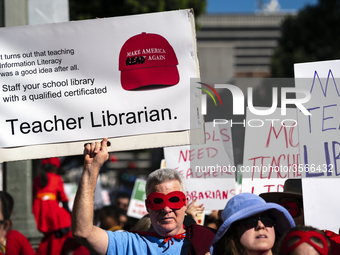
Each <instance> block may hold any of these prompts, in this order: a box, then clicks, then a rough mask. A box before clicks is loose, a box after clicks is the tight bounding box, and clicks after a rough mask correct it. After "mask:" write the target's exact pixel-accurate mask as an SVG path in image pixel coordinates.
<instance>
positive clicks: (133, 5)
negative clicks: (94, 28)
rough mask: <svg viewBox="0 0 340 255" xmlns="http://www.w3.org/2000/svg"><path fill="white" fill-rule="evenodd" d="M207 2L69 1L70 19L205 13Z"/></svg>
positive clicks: (200, 0) (193, 0)
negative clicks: (162, 13) (161, 12)
mask: <svg viewBox="0 0 340 255" xmlns="http://www.w3.org/2000/svg"><path fill="white" fill-rule="evenodd" d="M206 4H207V3H206V0H69V6H70V19H71V20H83V19H94V18H105V17H114V16H123V15H132V14H141V13H150V12H160V11H171V10H178V9H188V8H193V9H194V13H195V16H196V17H197V16H199V15H201V14H203V13H204V12H205V8H206Z"/></svg>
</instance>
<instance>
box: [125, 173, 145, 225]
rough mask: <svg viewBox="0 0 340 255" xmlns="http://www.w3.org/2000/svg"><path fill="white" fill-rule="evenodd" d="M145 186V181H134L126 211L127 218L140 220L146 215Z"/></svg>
mask: <svg viewBox="0 0 340 255" xmlns="http://www.w3.org/2000/svg"><path fill="white" fill-rule="evenodd" d="M145 184H146V181H145V180H142V179H136V181H135V185H134V186H133V190H132V194H131V198H130V203H129V208H128V211H127V215H128V216H129V217H133V218H137V219H141V218H142V217H143V216H144V215H145V214H148V212H147V211H146V207H145V199H146V193H145Z"/></svg>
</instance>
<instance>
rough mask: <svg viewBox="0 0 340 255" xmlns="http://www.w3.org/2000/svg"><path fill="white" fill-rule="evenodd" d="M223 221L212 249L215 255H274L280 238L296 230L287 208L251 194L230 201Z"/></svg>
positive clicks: (211, 251)
mask: <svg viewBox="0 0 340 255" xmlns="http://www.w3.org/2000/svg"><path fill="white" fill-rule="evenodd" d="M222 219H223V224H222V225H221V227H220V228H219V230H218V231H217V233H216V235H215V238H214V240H213V241H212V244H211V246H210V253H211V254H212V255H217V254H218V255H253V254H254V255H272V254H275V252H274V250H275V249H276V247H277V243H278V240H279V238H280V236H282V234H283V233H284V232H286V231H288V230H289V229H290V228H291V227H294V226H295V223H294V220H293V218H292V217H291V215H290V214H289V212H288V211H287V210H286V209H285V208H283V207H282V206H280V205H278V204H274V203H266V202H265V201H264V200H263V199H262V198H260V197H259V196H257V195H254V194H251V193H241V194H238V195H236V196H234V197H233V198H232V199H230V200H229V201H228V203H227V205H226V207H225V208H224V210H223V213H222Z"/></svg>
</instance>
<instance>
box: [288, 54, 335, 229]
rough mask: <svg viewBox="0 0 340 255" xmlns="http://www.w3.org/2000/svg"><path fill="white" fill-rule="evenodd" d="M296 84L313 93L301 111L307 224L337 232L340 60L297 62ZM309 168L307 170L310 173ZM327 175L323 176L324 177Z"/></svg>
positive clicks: (299, 117)
mask: <svg viewBox="0 0 340 255" xmlns="http://www.w3.org/2000/svg"><path fill="white" fill-rule="evenodd" d="M294 71H295V83H296V87H297V88H299V89H305V90H307V91H308V92H310V94H311V99H310V100H309V101H308V102H307V103H305V104H304V106H305V107H306V109H307V110H308V111H309V112H310V113H311V115H307V116H306V115H304V114H302V113H301V112H298V122H299V139H300V153H301V158H302V161H303V164H304V165H306V166H307V167H306V169H305V170H306V171H305V175H304V177H306V178H303V179H302V187H303V201H304V214H305V224H307V225H312V226H315V227H318V228H321V229H329V230H333V231H335V232H338V231H339V227H340V218H339V213H340V204H339V203H336V202H335V201H338V200H339V197H338V194H339V193H340V179H339V176H340V169H339V163H340V161H339V159H340V126H339V112H340V86H339V84H340V79H339V78H340V61H339V60H335V61H324V62H314V63H303V64H295V65H294ZM307 170H308V172H307ZM323 178H324V179H323Z"/></svg>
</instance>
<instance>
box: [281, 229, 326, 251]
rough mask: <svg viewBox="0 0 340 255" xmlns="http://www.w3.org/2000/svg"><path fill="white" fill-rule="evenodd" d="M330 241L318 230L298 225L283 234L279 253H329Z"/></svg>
mask: <svg viewBox="0 0 340 255" xmlns="http://www.w3.org/2000/svg"><path fill="white" fill-rule="evenodd" d="M330 250H331V249H330V242H329V240H328V238H327V237H326V235H325V234H324V233H323V232H321V231H320V230H318V229H316V228H313V227H307V226H298V227H295V228H292V229H290V230H289V232H287V233H286V234H285V236H284V237H283V239H282V242H281V247H280V255H305V254H308V255H329V254H331V252H330Z"/></svg>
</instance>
